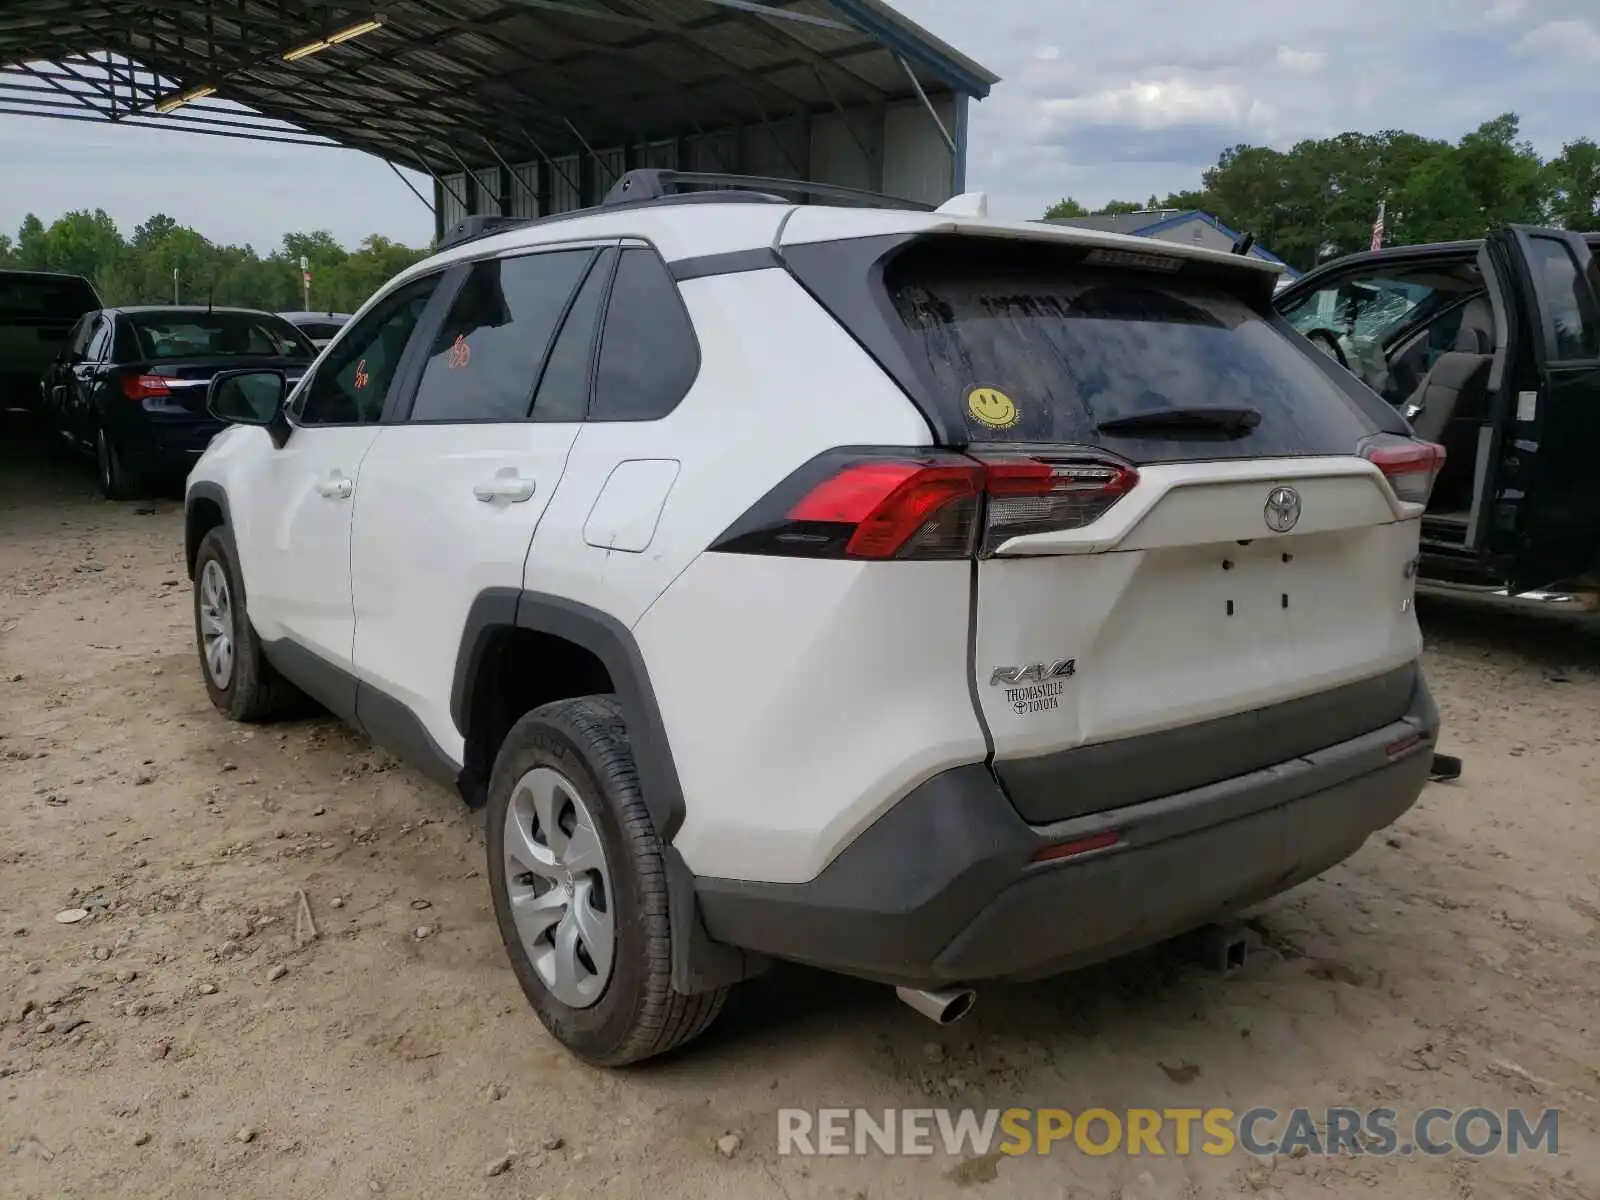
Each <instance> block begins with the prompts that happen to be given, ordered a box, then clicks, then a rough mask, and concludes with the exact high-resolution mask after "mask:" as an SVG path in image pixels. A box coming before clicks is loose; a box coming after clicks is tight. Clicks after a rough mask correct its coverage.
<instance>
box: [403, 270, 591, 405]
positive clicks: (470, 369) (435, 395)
mask: <svg viewBox="0 0 1600 1200" xmlns="http://www.w3.org/2000/svg"><path fill="white" fill-rule="evenodd" d="M593 259H594V251H593V250H559V251H554V252H551V253H546V254H529V255H524V256H522V257H518V258H497V259H491V260H490V261H488V262H480V263H477V264H476V265H475V266H474V267H473V268H472V273H471V274H470V275H468V276H467V281H466V283H465V284H463V285H462V288H461V292H460V294H459V295H457V296H456V298H455V302H454V303H453V304H452V305H451V306H450V315H449V316H447V317H446V318H445V322H444V325H443V326H442V327H441V328H440V330H439V334H438V336H437V337H436V338H435V339H434V342H433V349H432V351H431V353H430V354H429V356H428V364H427V366H426V367H424V368H423V372H422V381H421V383H420V384H418V386H417V398H416V402H415V403H414V404H413V405H412V407H411V420H413V421H520V420H523V419H525V418H526V417H527V416H528V410H529V408H530V406H531V405H532V404H533V389H534V387H535V386H536V385H537V384H538V382H539V371H540V368H541V367H542V366H543V365H544V359H545V352H546V351H547V350H548V349H549V348H550V343H551V342H552V341H553V340H554V338H555V333H556V325H557V324H558V323H559V322H560V320H561V314H562V313H563V312H564V311H565V310H566V307H567V300H568V299H569V298H570V297H571V295H572V291H573V289H574V288H575V287H577V286H578V280H580V279H581V278H583V273H584V271H585V270H586V269H587V268H588V266H589V264H590V262H591V261H593Z"/></svg>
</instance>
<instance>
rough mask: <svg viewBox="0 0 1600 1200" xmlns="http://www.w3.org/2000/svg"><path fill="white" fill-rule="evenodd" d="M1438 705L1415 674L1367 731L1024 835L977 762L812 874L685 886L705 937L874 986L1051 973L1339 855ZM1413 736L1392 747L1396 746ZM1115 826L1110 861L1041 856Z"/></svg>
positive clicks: (1419, 777) (1403, 786)
mask: <svg viewBox="0 0 1600 1200" xmlns="http://www.w3.org/2000/svg"><path fill="white" fill-rule="evenodd" d="M1438 724H1439V719H1438V711H1437V709H1436V708H1435V707H1434V704H1433V700H1432V697H1431V696H1430V695H1429V693H1428V690H1427V686H1426V684H1425V683H1424V682H1423V681H1422V679H1421V677H1420V675H1419V676H1418V677H1417V679H1416V682H1415V687H1414V689H1413V691H1412V695H1411V700H1410V704H1409V705H1408V707H1407V711H1406V713H1405V715H1404V716H1403V717H1401V718H1400V719H1399V720H1397V721H1394V722H1392V723H1390V724H1388V725H1386V726H1384V727H1383V728H1381V729H1378V730H1374V731H1372V732H1370V733H1367V734H1363V735H1362V736H1360V737H1356V738H1352V739H1350V740H1348V741H1344V742H1340V743H1338V744H1336V745H1333V746H1329V747H1327V748H1325V749H1322V750H1318V751H1315V752H1313V753H1308V754H1305V755H1302V756H1299V757H1297V758H1294V759H1292V760H1289V761H1286V762H1282V763H1279V764H1277V765H1274V766H1271V767H1267V768H1264V769H1262V770H1257V771H1251V772H1249V773H1247V774H1243V775H1240V776H1237V777H1235V778H1232V779H1227V780H1224V781H1222V782H1220V783H1213V784H1210V785H1207V786H1205V787H1201V788H1195V789H1193V790H1191V791H1186V792H1182V793H1178V794H1175V795H1169V796H1165V797H1161V798H1159V799H1154V800H1149V801H1145V802H1143V803H1138V804H1132V805H1128V806H1126V807H1122V808H1117V809H1113V810H1111V811H1108V812H1099V813H1093V814H1090V815H1088V816H1083V817H1078V818H1074V819H1072V820H1068V821H1062V822H1058V823H1056V824H1054V825H1049V826H1043V827H1036V826H1031V825H1029V824H1027V823H1026V822H1025V821H1024V820H1023V818H1022V817H1021V816H1020V815H1019V814H1018V812H1017V810H1016V808H1015V807H1013V805H1012V804H1011V802H1010V801H1009V799H1008V798H1007V796H1006V794H1005V792H1004V791H1003V790H1002V789H1001V787H1000V784H999V783H998V782H997V781H996V779H995V777H994V776H993V775H992V774H991V773H990V771H989V769H988V768H987V767H986V766H982V765H973V766H965V767H957V768H955V769H953V770H950V771H946V772H944V773H942V774H940V775H936V776H935V777H933V778H932V779H930V780H928V781H927V782H926V783H924V784H922V785H921V786H920V787H918V788H917V789H915V790H914V791H913V792H911V793H910V794H909V795H908V796H906V797H905V798H904V799H903V800H901V801H900V803H898V804H897V805H896V806H895V807H894V808H893V809H891V810H890V811H889V812H888V813H887V814H885V815H884V816H883V817H882V818H881V819H880V820H879V821H877V822H876V823H875V824H874V825H873V826H872V827H871V828H869V829H868V830H866V831H865V832H864V833H863V834H862V835H861V836H860V837H859V838H857V839H856V841H855V842H853V843H852V844H851V845H850V846H849V847H848V848H847V849H846V850H845V851H844V852H843V853H842V854H841V855H839V857H838V858H836V859H835V860H834V861H833V862H832V863H831V864H829V866H828V867H827V869H826V870H824V871H823V872H822V873H821V874H820V875H819V876H818V877H817V878H816V879H814V880H812V881H811V882H809V883H804V884H761V883H749V882H744V881H737V880H724V879H705V878H702V879H699V880H697V881H696V884H695V890H696V894H697V898H698V902H699V906H700V912H701V919H702V921H703V923H704V925H705V929H706V932H707V933H708V934H709V935H710V937H711V938H713V939H715V940H717V941H720V942H724V943H727V944H729V945H733V946H737V947H740V948H742V949H745V950H749V951H753V952H756V953H760V954H765V955H771V956H772V957H775V958H782V959H789V960H792V961H796V962H803V963H808V964H811V965H814V966H819V967H823V968H826V969H829V970H834V971H839V972H842V973H844V974H849V975H857V976H861V977H863V978H867V979H875V980H880V981H882V982H885V983H895V984H906V985H911V986H930V985H939V984H949V983H957V982H960V983H976V982H978V981H981V980H986V979H1026V978H1036V977H1039V976H1043V975H1050V974H1055V973H1057V972H1060V971H1064V970H1069V969H1072V968H1074V967H1079V966H1084V965H1087V964H1089V963H1092V962H1096V961H1099V960H1102V959H1107V958H1113V957H1116V956H1117V955H1120V954H1124V953H1127V952H1129V951H1131V950H1135V949H1137V948H1139V947H1141V946H1145V945H1149V944H1151V943H1154V942H1158V941H1161V940H1164V939H1166V938H1169V937H1173V936H1175V935H1177V934H1179V933H1183V932H1185V931H1186V930H1189V929H1193V928H1195V927H1197V926H1199V925H1202V924H1204V923H1206V922H1207V921H1209V920H1213V919H1215V918H1217V917H1220V916H1224V915H1227V914H1229V913H1232V912H1236V911H1238V910H1240V909H1243V908H1246V907H1248V906H1250V905H1252V904H1257V903H1259V902H1261V901H1263V900H1266V899H1268V898H1269V897H1271V896H1275V895H1277V894H1278V893H1280V892H1282V891H1285V890H1287V889H1288V888H1291V887H1294V886H1295V885H1296V884H1299V883H1302V882H1304V881H1306V880H1307V879H1310V878H1312V877H1313V876H1315V875H1318V874H1320V873H1321V872H1323V871H1325V870H1327V869H1328V868H1329V867H1331V866H1333V865H1335V864H1336V863H1338V862H1341V861H1343V860H1344V859H1345V858H1348V857H1349V856H1350V855H1351V854H1353V853H1355V851H1356V850H1358V849H1359V848H1360V847H1361V845H1362V843H1363V842H1364V841H1365V840H1366V838H1367V836H1368V835H1369V834H1370V833H1372V832H1373V831H1374V830H1377V829H1381V828H1383V827H1384V826H1386V825H1388V824H1390V823H1391V822H1392V821H1394V820H1395V819H1396V818H1397V817H1399V816H1400V815H1401V814H1402V813H1403V812H1405V811H1406V810H1407V809H1408V808H1410V807H1411V806H1412V804H1414V803H1415V802H1416V799H1417V796H1418V795H1419V794H1420V793H1421V791H1422V788H1423V785H1424V784H1425V783H1426V782H1427V778H1428V773H1429V769H1430V766H1431V762H1432V754H1433V745H1434V741H1435V738H1436V735H1437V732H1438ZM1413 738H1420V740H1417V741H1416V742H1415V744H1414V745H1411V746H1409V748H1406V749H1402V750H1393V749H1392V748H1393V747H1395V746H1396V745H1397V743H1401V742H1402V741H1406V740H1408V739H1413ZM1108 830H1115V831H1116V832H1117V833H1118V835H1119V838H1120V840H1119V841H1118V843H1117V844H1116V845H1115V846H1112V847H1110V848H1109V849H1106V850H1101V851H1095V852H1093V853H1091V854H1088V855H1084V856H1082V857H1078V858H1073V859H1068V860H1064V861H1060V862H1056V863H1037V862H1034V861H1033V857H1034V855H1035V853H1036V852H1037V851H1039V850H1040V849H1041V848H1043V847H1045V846H1049V845H1053V844H1059V843H1064V842H1070V841H1075V840H1078V839H1081V838H1085V837H1088V836H1091V835H1094V834H1097V833H1104V832H1106V831H1108Z"/></svg>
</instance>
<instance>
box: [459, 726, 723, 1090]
mask: <svg viewBox="0 0 1600 1200" xmlns="http://www.w3.org/2000/svg"><path fill="white" fill-rule="evenodd" d="M487 821H488V829H487V837H486V839H485V840H486V841H487V843H488V853H489V883H490V889H491V891H492V892H493V896H494V911H495V919H496V921H497V922H498V923H499V926H500V936H501V939H502V940H503V941H504V943H505V947H506V953H507V955H508V956H509V957H510V959H511V967H512V969H513V970H514V971H515V972H516V976H517V982H518V983H520V984H521V985H522V990H523V993H524V994H525V995H526V996H527V997H528V1002H529V1003H530V1004H531V1005H532V1006H533V1009H534V1011H535V1012H536V1013H538V1015H539V1020H540V1021H541V1022H543V1024H544V1026H545V1028H546V1029H548V1030H549V1031H550V1033H551V1034H553V1035H554V1036H555V1038H556V1039H557V1040H558V1041H559V1042H561V1043H562V1044H563V1045H564V1046H566V1047H567V1048H568V1049H569V1050H571V1051H572V1052H573V1053H574V1054H576V1055H577V1056H578V1057H579V1058H581V1059H583V1060H584V1061H586V1062H589V1063H592V1064H594V1065H596V1066H605V1067H620V1066H626V1065H628V1064H630V1063H636V1062H640V1061H642V1060H644V1059H647V1058H652V1057H654V1056H656V1055H658V1054H664V1053H666V1052H667V1051H669V1050H672V1049H674V1048H675V1047H677V1046H680V1045H682V1044H683V1043H685V1042H688V1041H690V1040H692V1039H693V1038H695V1037H698V1036H699V1035H700V1034H701V1033H703V1032H704V1031H705V1030H706V1028H707V1027H708V1026H710V1024H711V1022H712V1021H713V1020H715V1019H716V1016H717V1014H718V1013H719V1012H720V1011H721V1010H722V1005H723V1002H724V1001H725V1000H726V999H727V989H726V988H719V989H717V990H715V991H711V992H706V993H704V994H701V995H695V996H685V995H682V994H680V993H678V992H676V991H674V990H673V988H672V927H671V923H670V922H669V920H668V915H667V877H666V869H665V866H664V864H663V862H662V858H661V843H660V839H659V838H658V837H657V836H656V830H655V826H654V824H653V823H652V822H651V820H650V814H649V811H648V810H647V809H646V808H645V806H644V800H643V797H642V796H641V794H640V791H639V779H638V774H637V772H636V770H635V768H634V763H633V752H632V749H631V747H630V745H629V741H628V732H627V728H626V726H625V725H624V723H623V720H622V711H621V709H620V708H619V706H618V705H617V702H616V701H615V700H614V699H613V698H611V697H610V696H585V697H580V698H578V699H573V700H560V701H557V702H555V703H553V704H547V705H545V706H544V707H542V708H538V709H535V710H534V711H533V712H530V713H528V714H527V715H526V716H524V717H523V718H522V719H521V720H520V721H518V722H517V723H516V725H515V726H513V727H512V729H511V732H510V733H509V734H507V735H506V740H505V742H504V744H503V745H502V746H501V748H500V753H499V755H498V756H497V757H496V759H495V765H494V773H493V777H492V778H491V780H490V783H489V799H488V806H487Z"/></svg>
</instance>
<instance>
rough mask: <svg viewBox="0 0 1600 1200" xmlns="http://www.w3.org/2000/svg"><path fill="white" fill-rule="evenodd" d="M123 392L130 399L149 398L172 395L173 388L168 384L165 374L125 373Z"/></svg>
mask: <svg viewBox="0 0 1600 1200" xmlns="http://www.w3.org/2000/svg"><path fill="white" fill-rule="evenodd" d="M122 394H123V395H124V396H126V397H127V398H128V399H129V400H149V399H151V398H152V397H154V396H170V395H171V394H172V389H171V388H169V387H168V386H167V380H166V376H164V375H124V376H123V377H122Z"/></svg>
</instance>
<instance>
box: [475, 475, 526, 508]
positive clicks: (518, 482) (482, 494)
mask: <svg viewBox="0 0 1600 1200" xmlns="http://www.w3.org/2000/svg"><path fill="white" fill-rule="evenodd" d="M534 487H535V484H534V481H533V480H531V479H529V478H527V476H525V475H519V474H517V472H516V469H515V468H514V467H513V468H507V469H506V470H504V471H501V472H499V473H498V474H496V475H495V477H494V478H493V479H489V480H486V481H485V482H483V483H477V484H474V485H473V487H472V494H473V495H474V496H476V497H477V498H478V499H479V500H482V501H483V502H484V503H485V504H490V503H492V502H494V501H496V500H509V501H511V503H513V504H521V503H522V502H523V501H524V500H531V499H532V498H533V492H534Z"/></svg>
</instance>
